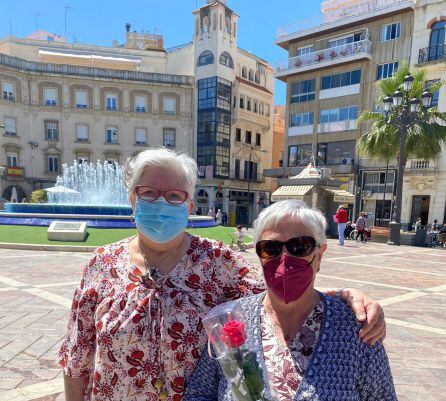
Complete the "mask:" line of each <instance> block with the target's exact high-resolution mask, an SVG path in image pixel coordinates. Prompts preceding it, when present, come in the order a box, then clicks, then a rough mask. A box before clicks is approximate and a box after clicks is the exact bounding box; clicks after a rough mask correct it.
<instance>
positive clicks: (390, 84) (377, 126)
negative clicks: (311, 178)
mask: <svg viewBox="0 0 446 401" xmlns="http://www.w3.org/2000/svg"><path fill="white" fill-rule="evenodd" d="M409 73H410V75H411V76H412V77H413V78H414V81H413V85H412V89H411V90H410V93H409V99H418V100H419V101H420V103H421V100H422V95H423V92H424V91H426V90H427V91H429V92H430V93H432V94H433V93H434V92H436V91H437V90H439V89H440V87H441V86H442V82H437V83H433V84H431V83H429V82H428V81H427V80H426V71H425V70H422V69H416V70H413V71H411V72H410V71H409V68H408V66H407V65H402V66H401V68H399V69H398V70H397V71H396V73H395V75H394V76H393V77H391V78H387V79H383V80H381V81H379V82H378V90H379V96H378V99H377V105H378V108H379V109H381V110H382V112H370V111H364V112H363V113H362V114H361V115H360V116H359V118H358V124H361V123H364V122H372V125H371V129H370V130H369V131H368V132H366V133H365V134H364V135H362V136H361V138H360V139H359V141H358V145H357V147H358V153H359V155H362V156H367V157H370V158H372V159H377V160H381V161H384V162H386V165H387V166H388V165H389V161H390V159H392V158H393V157H398V158H400V157H401V158H402V162H403V174H404V168H405V166H406V163H407V159H408V158H416V159H424V160H431V159H435V158H437V157H438V156H439V155H440V153H441V150H442V145H445V144H446V113H441V112H439V111H438V109H437V107H430V108H423V107H422V108H420V109H419V110H418V111H417V112H413V113H407V110H405V109H404V106H403V105H402V106H400V107H394V108H392V110H390V111H389V112H388V113H385V112H384V99H385V98H386V97H388V96H393V95H394V94H395V92H397V91H399V90H402V86H403V81H404V78H405V77H406V76H407V75H408V74H409ZM408 116H409V117H408ZM403 123H404V125H403ZM403 130H405V131H406V132H405V134H406V140H405V143H404V152H403V154H402V155H400V154H399V153H400V135H401V134H402V131H403ZM386 179H387V168H386ZM398 180H400V177H398ZM384 196H385V194H384ZM384 199H385V198H384ZM383 207H384V202H383ZM400 213H401V211H399V214H400Z"/></svg>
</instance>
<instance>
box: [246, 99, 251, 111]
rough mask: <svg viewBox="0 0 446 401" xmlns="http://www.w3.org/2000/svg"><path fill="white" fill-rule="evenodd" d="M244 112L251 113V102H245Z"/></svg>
mask: <svg viewBox="0 0 446 401" xmlns="http://www.w3.org/2000/svg"><path fill="white" fill-rule="evenodd" d="M246 110H248V111H251V100H248V101H247V102H246Z"/></svg>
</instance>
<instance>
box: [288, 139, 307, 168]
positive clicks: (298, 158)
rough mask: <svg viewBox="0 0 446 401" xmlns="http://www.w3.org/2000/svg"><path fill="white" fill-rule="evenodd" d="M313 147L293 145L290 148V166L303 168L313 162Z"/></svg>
mask: <svg viewBox="0 0 446 401" xmlns="http://www.w3.org/2000/svg"><path fill="white" fill-rule="evenodd" d="M312 149H313V147H312V145H311V144H306V145H292V146H290V147H289V148H288V166H289V167H295V166H303V165H307V164H308V163H310V162H311V159H312Z"/></svg>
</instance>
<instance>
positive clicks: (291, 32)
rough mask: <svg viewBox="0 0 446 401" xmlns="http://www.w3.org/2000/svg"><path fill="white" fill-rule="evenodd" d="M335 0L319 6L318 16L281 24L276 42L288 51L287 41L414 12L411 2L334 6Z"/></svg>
mask: <svg viewBox="0 0 446 401" xmlns="http://www.w3.org/2000/svg"><path fill="white" fill-rule="evenodd" d="M335 3H339V1H338V0H330V1H326V2H324V3H322V13H321V14H320V15H318V16H316V17H313V18H310V19H306V20H301V21H297V22H294V23H291V24H288V25H285V26H283V27H281V28H279V29H278V30H277V36H276V43H277V44H278V45H279V46H281V47H283V48H284V49H287V50H288V46H289V43H290V41H293V40H297V39H303V38H305V37H309V36H312V35H322V34H326V33H328V32H331V31H336V30H339V29H343V28H347V27H349V26H354V25H357V24H358V23H363V22H365V21H368V20H373V19H379V18H382V17H383V16H385V15H392V14H395V13H400V12H401V11H404V10H409V9H414V8H415V1H414V0H366V1H356V2H355V4H353V5H351V6H349V7H339V6H338V7H336V4H335Z"/></svg>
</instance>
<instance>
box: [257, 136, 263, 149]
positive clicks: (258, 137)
mask: <svg viewBox="0 0 446 401" xmlns="http://www.w3.org/2000/svg"><path fill="white" fill-rule="evenodd" d="M261 141H262V137H261V136H260V134H259V133H256V146H258V147H260V146H261Z"/></svg>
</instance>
